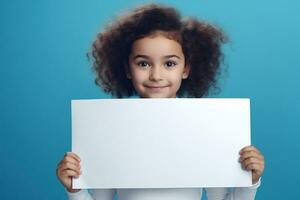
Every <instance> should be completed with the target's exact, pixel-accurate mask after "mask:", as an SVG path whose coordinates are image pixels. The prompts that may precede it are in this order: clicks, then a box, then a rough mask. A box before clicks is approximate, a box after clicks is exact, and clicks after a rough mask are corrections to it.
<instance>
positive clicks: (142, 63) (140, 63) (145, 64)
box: [138, 61, 149, 68]
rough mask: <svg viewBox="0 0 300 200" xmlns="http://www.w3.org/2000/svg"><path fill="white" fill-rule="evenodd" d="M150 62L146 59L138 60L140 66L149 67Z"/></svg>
mask: <svg viewBox="0 0 300 200" xmlns="http://www.w3.org/2000/svg"><path fill="white" fill-rule="evenodd" d="M148 65H149V64H148V63H147V62H146V61H141V62H138V66H140V67H143V68H144V67H147V66H148Z"/></svg>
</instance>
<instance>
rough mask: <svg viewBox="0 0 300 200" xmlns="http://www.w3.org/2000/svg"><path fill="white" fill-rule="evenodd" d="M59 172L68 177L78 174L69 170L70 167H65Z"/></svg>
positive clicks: (77, 175)
mask: <svg viewBox="0 0 300 200" xmlns="http://www.w3.org/2000/svg"><path fill="white" fill-rule="evenodd" d="M61 174H62V175H63V176H68V177H69V176H74V177H79V174H78V173H77V172H76V171H74V170H71V169H66V170H64V171H62V172H61Z"/></svg>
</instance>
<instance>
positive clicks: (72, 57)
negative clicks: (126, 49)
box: [0, 0, 300, 200]
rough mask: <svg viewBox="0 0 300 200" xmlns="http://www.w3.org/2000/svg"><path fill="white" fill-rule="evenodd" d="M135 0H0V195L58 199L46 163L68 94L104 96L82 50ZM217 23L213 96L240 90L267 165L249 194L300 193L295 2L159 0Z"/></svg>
mask: <svg viewBox="0 0 300 200" xmlns="http://www.w3.org/2000/svg"><path fill="white" fill-rule="evenodd" d="M140 2H141V1H114V3H112V4H111V5H109V4H108V3H105V4H103V3H101V1H96V0H94V1H84V2H83V1H78V0H77V1H75V0H68V1H33V0H28V1H21V0H20V1H8V0H7V1H5V0H2V1H1V3H0V20H1V32H0V48H1V53H0V56H1V59H0V75H1V79H0V95H1V98H0V131H1V132H0V133H1V139H0V157H1V164H0V172H1V181H0V184H1V185H0V196H1V197H0V198H1V199H66V195H65V193H64V190H63V187H62V185H61V184H60V183H59V181H58V180H57V178H56V174H55V169H56V165H57V163H58V161H59V160H60V159H61V158H62V156H63V154H64V152H66V151H70V149H71V120H70V100H71V99H79V98H83V99H86V98H110V96H109V95H106V94H104V93H103V92H102V91H101V89H100V88H98V87H97V86H96V85H95V84H94V82H93V81H94V74H93V73H92V71H91V68H90V67H91V63H89V62H88V61H87V58H86V56H85V54H86V52H87V51H88V50H89V48H90V45H91V43H92V41H93V40H94V39H95V36H96V33H97V32H98V31H101V28H102V25H104V24H105V23H106V22H107V21H108V20H109V19H112V18H113V16H115V15H118V14H119V13H120V12H122V11H123V10H124V9H128V8H131V7H132V6H135V5H138V4H139V3H140ZM161 2H165V3H170V4H171V5H174V6H176V7H177V8H178V9H179V10H180V11H181V13H182V15H184V16H186V15H193V16H197V17H200V18H202V19H206V20H208V21H209V22H211V23H214V24H216V25H219V26H221V27H222V28H223V29H224V31H225V32H227V34H228V35H229V37H230V38H231V43H230V44H228V45H226V46H225V47H224V49H225V53H226V56H227V57H226V63H227V64H228V66H229V67H228V73H227V75H226V76H224V77H223V79H222V80H221V82H222V85H221V86H222V88H223V89H222V92H221V93H220V94H219V95H215V96H213V97H249V98H251V106H252V113H251V117H252V122H251V123H252V143H253V144H254V145H256V146H257V147H258V148H259V149H260V150H261V151H262V152H263V154H264V155H265V159H266V169H265V173H264V176H263V178H262V186H261V187H260V188H259V190H258V192H257V196H256V199H258V200H263V199H272V200H275V199H300V193H299V191H298V190H299V189H298V187H299V182H300V172H299V165H300V160H299V158H300V157H299V152H300V147H299V145H298V144H299V140H300V132H299V114H300V112H299V99H300V92H299V86H300V81H299V78H300V76H299V73H300V69H299V63H300V58H299V57H300V56H299V46H300V37H299V36H300V27H299V24H300V23H299V18H300V14H299V12H298V13H297V11H298V10H299V9H298V8H299V6H300V3H298V2H297V1H296V0H294V1H289V0H281V1H258V0H253V1H232V0H228V1H216V0H210V1H204V0H202V1H176V2H172V1H161Z"/></svg>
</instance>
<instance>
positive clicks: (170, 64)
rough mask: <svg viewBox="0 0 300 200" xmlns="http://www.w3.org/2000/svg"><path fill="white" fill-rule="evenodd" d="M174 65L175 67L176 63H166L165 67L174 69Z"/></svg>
mask: <svg viewBox="0 0 300 200" xmlns="http://www.w3.org/2000/svg"><path fill="white" fill-rule="evenodd" d="M175 65H176V62H173V61H167V62H166V66H167V67H174V66H175Z"/></svg>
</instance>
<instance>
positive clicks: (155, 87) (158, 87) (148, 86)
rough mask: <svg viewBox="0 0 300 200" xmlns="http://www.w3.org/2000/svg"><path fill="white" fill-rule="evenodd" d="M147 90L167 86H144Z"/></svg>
mask: <svg viewBox="0 0 300 200" xmlns="http://www.w3.org/2000/svg"><path fill="white" fill-rule="evenodd" d="M146 87H147V88H165V87H168V86H146Z"/></svg>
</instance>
